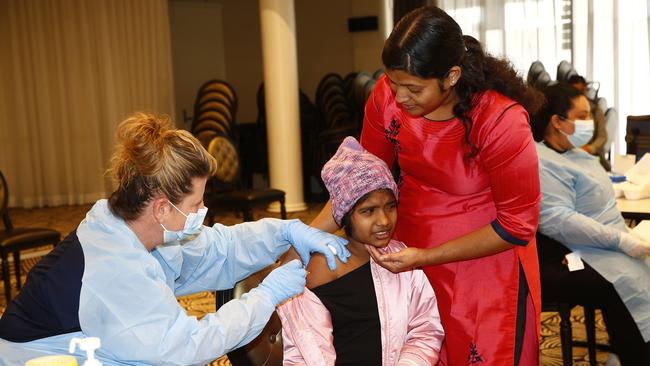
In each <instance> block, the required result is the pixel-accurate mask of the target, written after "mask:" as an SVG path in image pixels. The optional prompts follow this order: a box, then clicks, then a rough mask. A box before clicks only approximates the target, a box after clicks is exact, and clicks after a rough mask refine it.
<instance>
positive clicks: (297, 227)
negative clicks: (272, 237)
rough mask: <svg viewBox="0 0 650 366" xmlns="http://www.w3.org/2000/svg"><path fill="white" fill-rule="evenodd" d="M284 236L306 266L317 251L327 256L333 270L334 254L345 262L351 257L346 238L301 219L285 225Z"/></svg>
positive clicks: (334, 266)
mask: <svg viewBox="0 0 650 366" xmlns="http://www.w3.org/2000/svg"><path fill="white" fill-rule="evenodd" d="M283 238H284V239H285V240H287V241H288V242H290V243H291V244H293V247H294V249H295V250H296V252H297V253H298V255H299V256H300V259H301V260H302V263H303V265H304V266H305V268H306V267H307V265H308V264H309V260H310V259H311V254H312V253H315V252H317V253H321V254H323V255H324V256H325V258H326V259H327V266H328V267H329V268H330V269H331V270H334V269H335V268H336V260H335V259H334V255H336V256H338V257H339V260H340V261H341V262H343V263H346V262H347V261H348V257H350V251H349V250H348V248H347V247H346V245H347V244H348V241H347V240H346V239H343V238H341V237H338V236H336V235H333V234H329V233H326V232H324V231H320V230H318V229H315V228H313V227H311V226H308V225H305V224H303V223H302V221H300V220H292V221H290V222H289V223H288V224H287V225H286V226H285V227H284V231H283Z"/></svg>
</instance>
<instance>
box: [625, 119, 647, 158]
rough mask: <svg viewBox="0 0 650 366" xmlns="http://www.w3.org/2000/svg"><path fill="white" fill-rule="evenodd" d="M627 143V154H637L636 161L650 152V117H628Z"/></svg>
mask: <svg viewBox="0 0 650 366" xmlns="http://www.w3.org/2000/svg"><path fill="white" fill-rule="evenodd" d="M625 142H626V144H627V153H628V154H635V155H636V160H639V159H640V158H642V157H643V155H644V154H645V153H647V152H650V115H645V116H627V127H626V133H625Z"/></svg>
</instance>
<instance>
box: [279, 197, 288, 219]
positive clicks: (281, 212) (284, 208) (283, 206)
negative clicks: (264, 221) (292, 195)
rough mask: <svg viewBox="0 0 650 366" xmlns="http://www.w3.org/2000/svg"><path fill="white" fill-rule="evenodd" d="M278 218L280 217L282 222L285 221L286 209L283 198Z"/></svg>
mask: <svg viewBox="0 0 650 366" xmlns="http://www.w3.org/2000/svg"><path fill="white" fill-rule="evenodd" d="M280 217H282V220H286V219H287V208H286V206H285V205H284V197H283V198H282V199H281V200H280Z"/></svg>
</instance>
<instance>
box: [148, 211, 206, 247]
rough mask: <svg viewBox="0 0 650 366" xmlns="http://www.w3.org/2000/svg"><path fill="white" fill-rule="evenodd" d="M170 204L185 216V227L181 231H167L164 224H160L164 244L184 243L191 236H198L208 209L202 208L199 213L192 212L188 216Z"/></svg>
mask: <svg viewBox="0 0 650 366" xmlns="http://www.w3.org/2000/svg"><path fill="white" fill-rule="evenodd" d="M169 204H170V205H172V207H174V208H175V209H176V210H178V212H180V213H181V215H183V216H185V226H184V227H183V230H181V231H171V230H167V228H165V226H164V225H163V224H160V226H162V228H163V244H170V243H173V242H175V241H177V240H178V241H183V240H186V239H187V238H189V237H190V236H192V235H197V234H198V233H200V232H201V228H202V227H203V220H204V219H205V215H206V214H207V213H208V208H207V207H203V208H200V209H199V210H198V211H197V212H192V213H189V214H187V215H186V214H185V213H184V212H183V211H181V210H180V209H179V208H178V207H176V206H175V205H174V204H173V203H171V201H170V202H169Z"/></svg>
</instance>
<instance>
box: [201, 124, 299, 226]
mask: <svg viewBox="0 0 650 366" xmlns="http://www.w3.org/2000/svg"><path fill="white" fill-rule="evenodd" d="M207 150H208V152H209V153H210V154H211V155H212V156H213V157H214V158H215V159H216V160H217V164H218V168H217V173H216V175H215V176H214V177H213V178H211V179H210V181H209V183H208V186H207V187H206V192H205V196H204V201H205V205H206V206H207V207H208V208H209V210H208V222H209V223H210V224H212V223H213V219H214V215H211V214H210V213H211V212H213V213H214V212H215V211H216V210H218V209H224V208H225V209H236V210H238V211H240V212H242V213H243V216H244V221H253V208H255V207H257V206H260V205H268V204H270V203H272V202H279V203H280V213H281V216H282V218H283V219H286V218H287V212H286V208H285V204H284V198H285V193H284V191H281V190H279V189H273V188H265V189H244V188H243V187H242V185H241V179H240V166H241V164H240V161H239V154H238V153H237V149H236V148H235V145H234V144H233V143H232V142H231V140H230V139H228V138H227V137H224V136H215V137H213V138H212V140H211V141H210V143H209V144H208V148H207Z"/></svg>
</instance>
